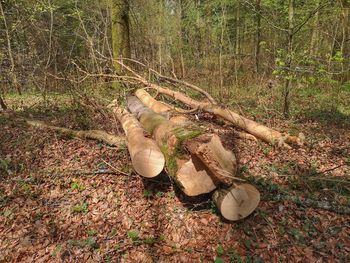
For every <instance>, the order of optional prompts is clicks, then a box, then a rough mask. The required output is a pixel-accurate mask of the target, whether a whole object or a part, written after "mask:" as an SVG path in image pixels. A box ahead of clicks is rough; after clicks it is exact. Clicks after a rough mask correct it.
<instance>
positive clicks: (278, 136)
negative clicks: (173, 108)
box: [148, 84, 304, 147]
mask: <svg viewBox="0 0 350 263" xmlns="http://www.w3.org/2000/svg"><path fill="white" fill-rule="evenodd" d="M148 86H149V87H150V88H153V89H155V90H157V91H158V92H159V93H162V94H165V95H168V96H171V97H173V98H174V99H176V100H179V101H181V102H183V103H185V104H186V105H188V106H190V107H192V108H195V109H201V110H203V111H206V112H209V113H213V114H215V115H217V116H219V117H222V118H223V119H225V120H227V121H229V122H231V123H233V124H234V125H236V126H237V127H239V128H241V129H243V130H244V131H246V132H248V133H250V134H252V135H254V136H255V137H256V138H259V139H261V140H263V141H265V142H267V143H270V144H272V145H278V146H284V147H288V145H287V144H288V143H289V144H294V145H302V144H303V142H304V136H303V134H300V135H299V137H297V136H291V135H289V134H282V133H280V132H278V131H275V130H273V129H271V128H269V127H266V126H264V125H262V124H259V123H257V122H255V121H253V120H250V119H247V118H245V117H243V116H241V115H239V114H237V113H235V112H233V111H231V110H229V109H226V108H223V107H221V106H218V105H213V104H211V103H207V102H200V101H197V100H194V99H192V98H190V97H188V96H186V95H185V94H183V93H181V92H178V91H173V90H170V89H167V88H163V87H160V86H158V85H155V84H151V85H148Z"/></svg>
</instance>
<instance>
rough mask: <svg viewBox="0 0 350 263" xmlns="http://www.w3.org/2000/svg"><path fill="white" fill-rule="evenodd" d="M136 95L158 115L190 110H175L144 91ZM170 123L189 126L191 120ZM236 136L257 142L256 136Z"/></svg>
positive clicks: (175, 119) (185, 119)
mask: <svg viewBox="0 0 350 263" xmlns="http://www.w3.org/2000/svg"><path fill="white" fill-rule="evenodd" d="M135 95H136V96H137V97H138V98H139V100H141V101H142V103H143V104H144V105H146V106H147V107H148V108H150V109H152V110H153V111H154V112H157V113H169V112H172V111H176V112H177V113H188V112H189V111H188V110H185V112H184V111H183V110H182V111H181V110H179V109H178V108H174V107H173V106H171V105H169V104H167V103H165V102H162V101H158V100H156V99H155V98H153V97H152V96H151V95H150V94H149V93H148V92H147V91H145V90H144V89H138V90H136V92H135ZM170 121H172V122H174V123H176V124H178V125H188V124H189V120H188V119H187V118H186V117H184V116H183V115H176V116H173V117H171V118H170ZM234 134H235V136H236V137H238V138H241V139H245V140H252V141H257V139H256V137H255V136H254V135H251V134H249V133H245V132H240V131H235V132H234Z"/></svg>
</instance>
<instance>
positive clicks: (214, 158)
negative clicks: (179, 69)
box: [26, 64, 304, 221]
mask: <svg viewBox="0 0 350 263" xmlns="http://www.w3.org/2000/svg"><path fill="white" fill-rule="evenodd" d="M121 65H122V66H123V67H125V68H126V69H127V70H128V71H129V72H130V73H131V74H132V75H133V77H132V78H133V79H134V80H136V81H138V82H139V84H140V85H142V86H144V87H145V89H139V90H137V91H136V92H135V96H132V97H129V98H128V101H127V102H128V110H127V109H123V108H121V107H120V106H119V105H118V104H117V103H116V102H114V103H112V104H111V105H110V107H111V108H112V109H113V112H114V113H115V115H116V116H117V118H118V119H119V121H120V123H121V124H122V126H123V129H124V132H125V134H126V138H127V145H128V149H129V153H130V156H131V161H132V165H133V167H134V169H135V171H136V172H137V173H138V174H140V175H142V176H144V177H148V178H151V177H156V176H158V175H159V174H160V173H161V172H162V171H163V170H164V167H165V171H166V172H167V173H168V175H169V176H170V178H171V179H172V181H173V182H174V183H175V184H176V185H177V186H178V187H179V188H180V189H181V190H182V191H183V193H185V194H186V195H187V196H198V195H201V194H207V193H212V192H213V194H212V197H213V200H214V201H215V203H216V205H217V207H218V209H219V211H220V212H221V214H222V216H223V217H224V218H226V219H228V220H232V221H234V220H239V219H242V218H245V217H247V216H248V215H250V214H251V213H252V212H253V211H254V210H255V208H256V207H257V206H258V204H259V201H260V194H259V192H258V190H257V189H256V188H255V187H254V186H252V185H250V184H247V183H242V182H244V180H242V179H241V178H238V177H237V175H236V173H237V161H236V158H235V155H234V154H233V153H232V152H231V151H229V150H227V149H225V148H224V147H223V145H222V143H221V140H220V137H219V136H218V135H217V134H215V133H214V132H207V130H206V129H203V128H201V127H200V126H198V125H196V124H195V123H194V122H191V121H190V120H189V119H188V118H186V116H185V114H186V113H190V112H195V111H198V110H200V111H203V112H207V113H210V114H214V115H216V116H217V117H220V118H223V119H224V120H226V121H228V122H230V123H232V124H233V125H234V126H236V127H238V128H239V129H241V130H243V131H244V132H237V135H238V136H239V137H240V138H244V139H249V140H258V139H260V140H263V141H265V142H266V143H269V144H271V145H274V146H277V147H286V148H290V147H291V146H290V145H293V144H294V145H301V144H303V141H304V136H303V134H299V136H291V135H289V134H286V133H280V132H278V131H275V130H273V129H271V128H268V127H266V126H264V125H262V124H259V123H257V122H255V121H253V120H250V119H247V118H245V117H243V116H241V115H239V114H237V113H235V112H233V111H231V110H229V109H227V108H225V107H222V106H219V105H217V104H216V102H215V100H214V99H213V98H212V97H211V96H210V94H208V93H207V92H205V91H204V90H202V89H200V88H199V87H196V86H194V85H192V84H189V83H187V82H181V84H185V86H187V87H189V88H192V89H194V90H196V91H198V92H200V93H202V95H204V96H205V97H206V98H207V101H205V102H204V101H197V100H194V99H192V98H190V97H188V96H187V95H185V94H184V93H181V92H178V91H173V90H171V89H168V88H165V87H162V86H159V85H156V84H154V83H150V82H149V81H148V80H146V79H145V78H143V77H142V76H141V75H139V74H137V73H136V72H134V71H133V70H132V69H131V68H129V67H128V66H126V65H124V64H121ZM167 80H169V81H178V80H174V79H171V78H167ZM146 89H153V90H156V92H157V94H162V95H164V96H168V97H171V98H172V99H174V100H178V101H180V102H181V103H183V104H185V105H187V106H188V107H189V108H190V109H187V110H185V109H182V108H177V107H175V106H172V105H170V104H167V103H165V102H161V101H157V100H156V99H155V98H154V97H152V96H151V95H150V94H149V93H148V92H147V91H146ZM26 122H27V123H28V124H29V125H31V126H35V127H38V128H48V129H52V130H55V131H57V132H60V133H64V134H67V135H70V136H75V137H79V138H83V139H94V140H99V141H103V142H105V143H107V144H110V145H114V146H117V145H118V144H120V142H122V141H123V139H122V138H120V137H118V136H115V135H112V134H109V133H106V132H104V131H101V130H90V131H74V130H70V129H67V128H62V127H55V126H51V125H48V124H45V123H43V122H41V121H35V120H26ZM145 131H146V132H147V133H148V135H150V137H151V138H148V137H146V136H145Z"/></svg>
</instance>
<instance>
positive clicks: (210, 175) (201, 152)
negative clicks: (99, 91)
mask: <svg viewBox="0 0 350 263" xmlns="http://www.w3.org/2000/svg"><path fill="white" fill-rule="evenodd" d="M128 107H129V109H130V111H131V112H132V113H135V114H137V116H138V119H139V120H140V122H141V124H142V125H143V127H144V128H145V129H146V130H147V131H148V132H150V133H151V134H152V135H153V136H154V138H155V140H156V142H157V143H158V145H159V147H160V148H161V149H162V151H163V153H164V155H165V159H166V166H167V170H168V173H169V175H170V176H171V177H172V178H174V181H175V182H176V183H177V184H178V185H179V186H180V188H182V189H183V191H184V192H185V193H186V194H187V195H189V196H195V195H199V194H203V193H209V192H211V191H212V190H214V189H215V188H216V185H219V184H220V183H223V184H225V185H231V184H232V183H233V180H234V175H235V172H236V166H237V165H236V160H235V157H234V155H233V154H232V152H230V151H227V150H225V149H224V148H223V146H222V144H221V141H220V139H219V138H218V136H217V135H215V134H203V132H202V131H201V130H200V129H199V128H198V127H195V126H191V127H182V126H179V125H176V124H174V123H172V122H171V121H169V120H167V119H166V118H165V117H164V116H162V115H161V114H157V113H155V112H154V111H152V110H151V109H149V108H148V107H145V106H144V105H143V104H142V103H141V101H140V100H139V99H137V98H136V97H130V98H129V99H128ZM184 149H186V150H187V151H188V152H189V153H190V156H189V155H188V154H186V152H185V151H184Z"/></svg>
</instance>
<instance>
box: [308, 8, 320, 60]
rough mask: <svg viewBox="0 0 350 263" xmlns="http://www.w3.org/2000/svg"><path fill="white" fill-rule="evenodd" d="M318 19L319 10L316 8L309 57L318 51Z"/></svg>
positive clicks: (315, 54)
mask: <svg viewBox="0 0 350 263" xmlns="http://www.w3.org/2000/svg"><path fill="white" fill-rule="evenodd" d="M319 6H320V1H318V7H319ZM319 20H320V11H319V10H317V12H316V13H315V18H314V24H313V28H312V35H311V43H310V56H311V58H313V57H315V56H317V53H318V35H319V32H318V25H319Z"/></svg>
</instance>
